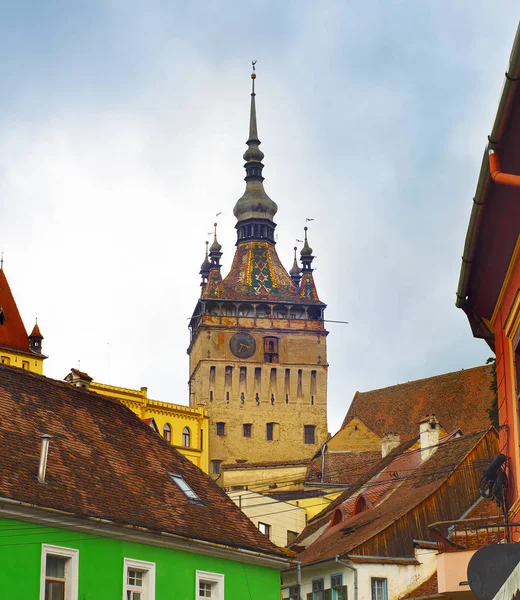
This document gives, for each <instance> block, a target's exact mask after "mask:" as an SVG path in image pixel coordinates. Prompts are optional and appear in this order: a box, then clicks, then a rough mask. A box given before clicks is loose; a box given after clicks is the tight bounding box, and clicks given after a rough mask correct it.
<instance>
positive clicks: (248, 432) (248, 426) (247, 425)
mask: <svg viewBox="0 0 520 600" xmlns="http://www.w3.org/2000/svg"><path fill="white" fill-rule="evenodd" d="M242 427H243V432H244V437H246V438H250V437H251V431H252V429H253V425H252V424H251V423H244V424H243V426H242Z"/></svg>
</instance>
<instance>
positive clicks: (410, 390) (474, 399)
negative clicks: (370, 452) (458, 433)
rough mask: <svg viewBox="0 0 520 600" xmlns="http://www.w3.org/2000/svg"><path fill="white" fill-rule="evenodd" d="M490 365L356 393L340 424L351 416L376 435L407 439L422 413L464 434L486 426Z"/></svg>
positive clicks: (449, 429)
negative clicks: (393, 433)
mask: <svg viewBox="0 0 520 600" xmlns="http://www.w3.org/2000/svg"><path fill="white" fill-rule="evenodd" d="M491 371H492V365H484V366H482V367H474V368H472V369H465V370H462V371H456V372H454V373H445V374H444V375H437V376H435V377H428V378H426V379H419V380H417V381H409V382H408V383H402V384H400V385H393V386H391V387H387V388H383V389H379V390H372V391H370V392H356V395H355V396H354V399H353V400H352V404H351V405H350V408H349V410H348V413H347V416H346V417H345V420H344V421H343V425H342V427H344V426H345V425H346V424H347V423H349V422H350V421H351V420H352V419H353V418H354V417H357V418H359V419H361V420H362V421H363V423H365V424H366V425H367V427H369V428H370V429H371V430H372V431H373V432H374V433H376V434H377V435H378V436H379V437H383V435H385V433H387V432H389V431H393V432H395V433H397V434H399V435H400V436H401V440H402V441H403V440H408V439H411V438H413V437H415V436H416V435H417V430H418V423H419V422H420V420H421V419H422V418H423V417H424V415H431V414H432V413H434V414H435V416H436V417H437V419H438V420H439V422H440V423H441V425H442V426H443V427H444V429H445V430H446V431H453V430H454V429H458V428H460V429H462V432H463V433H465V434H467V433H471V432H473V431H482V430H483V429H487V428H488V427H489V426H490V424H491V423H490V421H489V415H488V413H487V412H486V410H487V409H488V408H490V407H491V401H492V399H493V395H494V392H493V391H492V390H491V387H490V385H491V377H492V374H491Z"/></svg>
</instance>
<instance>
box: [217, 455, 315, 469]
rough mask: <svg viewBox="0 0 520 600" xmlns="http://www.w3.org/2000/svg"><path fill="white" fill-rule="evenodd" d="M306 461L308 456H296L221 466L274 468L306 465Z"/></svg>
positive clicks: (228, 467) (307, 461) (229, 467)
mask: <svg viewBox="0 0 520 600" xmlns="http://www.w3.org/2000/svg"><path fill="white" fill-rule="evenodd" d="M308 463H309V459H308V458H297V459H295V460H270V461H264V462H251V463H233V464H229V465H222V467H221V468H222V469H223V470H225V471H233V470H236V469H276V467H292V466H300V465H306V464H308Z"/></svg>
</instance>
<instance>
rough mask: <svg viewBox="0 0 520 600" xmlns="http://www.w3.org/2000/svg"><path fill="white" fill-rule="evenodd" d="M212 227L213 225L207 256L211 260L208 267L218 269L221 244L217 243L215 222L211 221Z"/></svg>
mask: <svg viewBox="0 0 520 600" xmlns="http://www.w3.org/2000/svg"><path fill="white" fill-rule="evenodd" d="M213 227H215V233H214V238H213V243H212V244H211V246H210V247H209V258H210V261H211V265H210V269H219V270H220V257H221V256H222V252H221V250H222V246H221V245H220V244H219V243H218V240H217V224H216V223H213Z"/></svg>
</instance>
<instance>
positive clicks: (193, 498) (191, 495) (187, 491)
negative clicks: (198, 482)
mask: <svg viewBox="0 0 520 600" xmlns="http://www.w3.org/2000/svg"><path fill="white" fill-rule="evenodd" d="M168 477H169V478H170V479H171V480H172V481H173V482H174V483H175V484H177V487H178V488H179V489H180V490H181V492H183V494H184V495H185V496H186V498H188V500H189V501H190V502H193V504H202V500H201V499H200V498H199V497H198V496H197V494H196V493H195V492H194V491H193V490H192V489H191V487H190V486H189V485H188V484H187V483H186V482H185V481H184V477H182V476H181V475H174V474H173V473H170V472H169V471H168Z"/></svg>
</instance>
